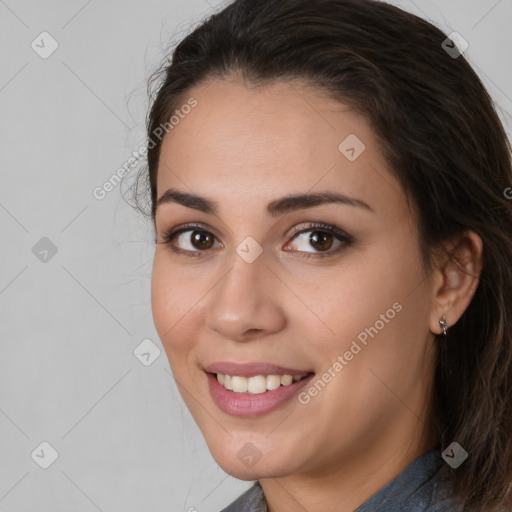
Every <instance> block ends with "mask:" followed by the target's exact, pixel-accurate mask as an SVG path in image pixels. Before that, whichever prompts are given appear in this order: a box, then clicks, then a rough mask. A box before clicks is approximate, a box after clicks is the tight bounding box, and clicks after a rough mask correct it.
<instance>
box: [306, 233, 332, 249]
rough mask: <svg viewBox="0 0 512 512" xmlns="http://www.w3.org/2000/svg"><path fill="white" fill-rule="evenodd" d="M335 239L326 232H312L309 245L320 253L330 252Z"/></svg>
mask: <svg viewBox="0 0 512 512" xmlns="http://www.w3.org/2000/svg"><path fill="white" fill-rule="evenodd" d="M333 239H334V237H333V236H332V234H330V233H326V232H325V231H312V235H311V236H310V237H309V243H310V244H311V246H312V247H314V248H315V249H317V250H318V251H328V250H329V249H330V248H331V247H332V244H333Z"/></svg>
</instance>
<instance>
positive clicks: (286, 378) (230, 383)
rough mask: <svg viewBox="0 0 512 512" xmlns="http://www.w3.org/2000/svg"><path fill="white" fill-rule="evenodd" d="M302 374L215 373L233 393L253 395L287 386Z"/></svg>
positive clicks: (221, 382)
mask: <svg viewBox="0 0 512 512" xmlns="http://www.w3.org/2000/svg"><path fill="white" fill-rule="evenodd" d="M306 375H307V373H304V374H302V375H294V376H293V377H292V376H291V375H266V376H265V375H255V376H254V377H249V378H247V377H240V376H237V375H234V376H232V375H224V374H222V373H218V374H217V380H218V381H219V383H220V384H222V385H223V386H224V387H225V388H226V389H229V390H231V391H234V392H235V393H251V394H253V395H256V394H259V393H265V391H267V390H269V391H271V390H273V389H277V388H278V387H279V386H281V385H283V386H289V385H290V384H291V383H292V382H293V381H298V380H300V379H302V378H303V377H305V376H306Z"/></svg>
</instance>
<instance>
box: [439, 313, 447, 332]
mask: <svg viewBox="0 0 512 512" xmlns="http://www.w3.org/2000/svg"><path fill="white" fill-rule="evenodd" d="M439 323H440V325H441V327H442V328H443V335H444V336H446V333H447V332H448V322H447V321H446V317H445V316H444V315H443V316H442V317H441V320H439Z"/></svg>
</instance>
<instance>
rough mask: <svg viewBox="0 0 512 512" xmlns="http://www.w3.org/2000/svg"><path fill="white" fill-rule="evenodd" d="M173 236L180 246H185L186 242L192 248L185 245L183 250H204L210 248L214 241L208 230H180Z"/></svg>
mask: <svg viewBox="0 0 512 512" xmlns="http://www.w3.org/2000/svg"><path fill="white" fill-rule="evenodd" d="M175 238H176V239H177V244H178V245H179V246H180V247H183V246H186V245H187V244H188V245H190V246H191V247H192V249H187V247H185V248H184V249H185V250H198V251H206V250H208V249H211V248H212V247H213V245H214V243H215V237H214V236H213V235H212V234H211V233H209V232H208V231H197V230H195V231H194V230H191V229H189V230H188V231H182V232H181V233H180V234H178V235H177V236H176V237H175Z"/></svg>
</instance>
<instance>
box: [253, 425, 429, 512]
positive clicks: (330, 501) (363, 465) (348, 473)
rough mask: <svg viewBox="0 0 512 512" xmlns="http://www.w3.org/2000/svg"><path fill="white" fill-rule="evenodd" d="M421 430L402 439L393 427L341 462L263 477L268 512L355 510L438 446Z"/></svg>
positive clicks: (335, 511) (345, 511)
mask: <svg viewBox="0 0 512 512" xmlns="http://www.w3.org/2000/svg"><path fill="white" fill-rule="evenodd" d="M409 426H410V425H409ZM419 430H421V435H418V434H420V432H418V431H417V430H416V431H415V432H414V435H412V436H411V435H409V436H407V435H403V436H402V437H401V436H400V434H406V432H404V431H401V432H398V434H397V429H396V425H395V426H394V429H393V432H389V433H388V434H389V435H388V436H386V435H382V436H381V437H380V439H379V442H377V443H374V445H373V446H371V445H368V444H365V445H364V450H357V449H356V450H354V451H353V453H351V454H350V455H347V456H346V457H344V458H343V460H342V461H340V459H337V460H336V461H335V462H333V463H331V464H329V465H325V466H324V467H322V468H315V469H314V470H310V471H308V472H304V473H300V474H293V475H288V476H285V477H279V478H265V479H261V480H260V484H261V486H262V488H263V491H264V493H265V498H266V500H267V503H268V510H269V512H281V511H283V510H286V511H287V512H306V511H307V512H353V511H354V509H356V508H357V507H359V506H360V505H362V504H363V503H364V502H365V501H366V500H367V499H368V498H370V497H371V496H372V495H373V494H375V493H376V492H377V491H378V490H380V489H381V488H382V487H384V486H385V485H386V484H387V483H389V482H390V481H391V480H393V479H394V478H395V477H397V476H398V475H399V474H400V473H401V472H402V471H403V470H404V469H405V468H406V467H407V466H408V465H409V464H411V463H412V462H413V461H415V460H416V459H417V458H418V457H420V456H422V455H423V454H425V453H426V452H428V451H429V450H431V449H432V448H434V447H435V446H436V445H437V440H435V439H433V438H432V437H431V436H429V435H428V433H427V432H426V431H425V428H424V427H423V425H422V426H421V428H420V429H419ZM409 432H410V430H409ZM418 439H420V440H421V441H417V440H418ZM415 440H416V441H415Z"/></svg>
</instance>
